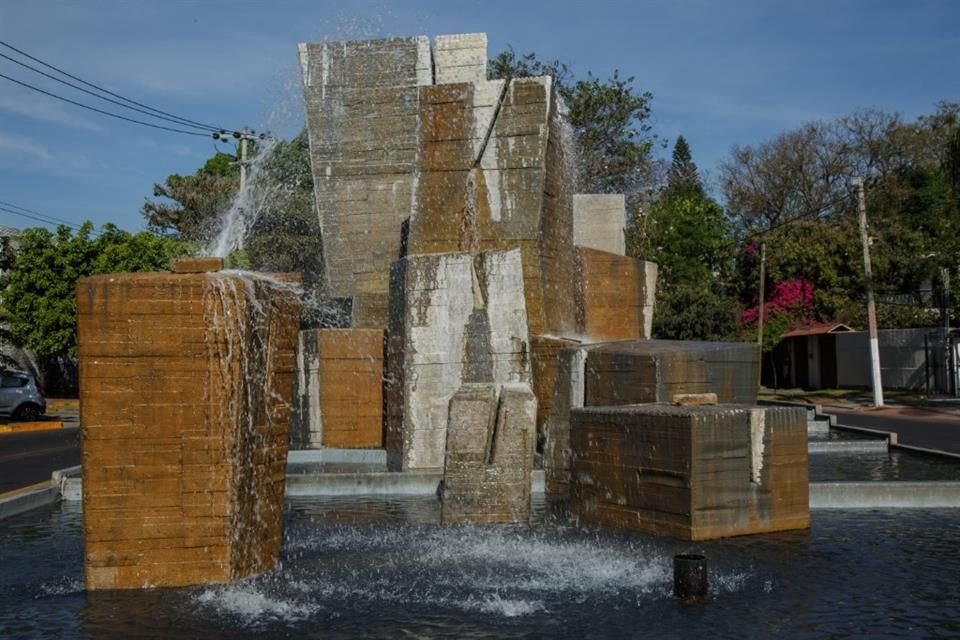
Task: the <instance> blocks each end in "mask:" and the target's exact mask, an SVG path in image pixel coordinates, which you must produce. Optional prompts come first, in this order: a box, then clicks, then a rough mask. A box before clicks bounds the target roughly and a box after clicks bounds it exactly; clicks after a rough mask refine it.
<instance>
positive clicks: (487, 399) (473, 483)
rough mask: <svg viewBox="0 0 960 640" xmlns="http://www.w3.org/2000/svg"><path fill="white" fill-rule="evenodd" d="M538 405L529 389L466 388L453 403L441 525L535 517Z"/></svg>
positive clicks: (519, 386) (478, 385)
mask: <svg viewBox="0 0 960 640" xmlns="http://www.w3.org/2000/svg"><path fill="white" fill-rule="evenodd" d="M536 406H537V400H536V397H534V395H533V392H532V391H531V390H530V387H529V385H527V384H509V385H502V386H501V385H498V384H493V383H489V382H486V383H467V384H464V385H463V386H461V387H460V389H459V390H457V392H456V393H455V394H454V395H453V397H452V398H451V399H450V413H449V420H448V428H447V453H446V458H445V464H444V475H443V491H442V494H441V497H442V511H441V521H442V522H443V523H444V524H449V523H455V522H484V523H491V522H499V523H504V522H522V521H525V520H527V519H528V518H529V517H530V496H531V484H530V477H531V472H532V471H533V453H534V440H535V437H536V411H537V409H536Z"/></svg>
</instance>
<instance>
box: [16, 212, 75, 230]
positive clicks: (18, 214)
mask: <svg viewBox="0 0 960 640" xmlns="http://www.w3.org/2000/svg"><path fill="white" fill-rule="evenodd" d="M0 211H4V212H6V213H12V214H13V215H15V216H20V217H22V218H29V219H30V220H36V221H37V222H42V223H44V224H54V225H57V226H60V225H63V226H67V227H70V228H72V229H76V230H79V229H80V226H79V225H75V224H64V223H62V222H54V221H52V220H46V219H44V218H41V217H39V216H32V215H30V214H29V213H21V212H20V211H16V210H14V209H8V208H6V207H0Z"/></svg>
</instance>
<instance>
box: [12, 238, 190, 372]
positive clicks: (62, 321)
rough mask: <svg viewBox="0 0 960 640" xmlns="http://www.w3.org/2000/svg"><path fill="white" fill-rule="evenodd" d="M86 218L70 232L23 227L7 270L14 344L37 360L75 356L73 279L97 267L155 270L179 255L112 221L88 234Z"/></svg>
mask: <svg viewBox="0 0 960 640" xmlns="http://www.w3.org/2000/svg"><path fill="white" fill-rule="evenodd" d="M92 235H93V225H92V224H91V223H90V222H85V223H84V224H83V225H82V226H81V227H80V229H79V230H78V231H77V232H76V233H75V234H74V233H72V232H71V230H70V229H69V228H68V227H66V226H60V227H58V228H57V230H56V232H51V231H49V230H47V229H44V228H31V229H26V230H24V231H23V232H22V233H21V234H20V236H19V237H18V239H17V250H16V254H15V257H14V260H13V264H12V266H11V268H10V271H9V273H7V274H5V286H4V289H3V296H2V301H3V302H2V305H3V309H4V310H5V311H6V312H7V313H8V314H9V316H8V317H9V333H10V337H11V339H12V341H13V343H14V344H16V345H17V346H19V347H21V348H23V349H28V350H30V351H33V352H35V353H36V354H37V356H38V360H39V361H40V364H41V366H45V363H47V362H48V361H50V360H51V359H55V358H76V355H77V334H76V312H77V306H76V305H77V301H76V294H75V292H74V288H75V286H76V282H77V280H78V279H80V278H83V277H85V276H89V275H94V274H98V273H114V272H121V271H156V270H164V269H166V268H167V267H168V265H169V262H170V259H171V258H172V257H174V256H178V255H182V253H183V245H182V244H181V243H180V242H177V241H175V240H172V239H169V238H163V237H159V236H155V235H152V234H149V233H146V232H141V233H138V234H135V235H131V234H129V233H127V232H125V231H121V230H119V229H117V228H116V227H114V226H113V225H106V226H104V227H103V229H102V231H101V233H100V235H99V236H98V237H95V238H94V237H92Z"/></svg>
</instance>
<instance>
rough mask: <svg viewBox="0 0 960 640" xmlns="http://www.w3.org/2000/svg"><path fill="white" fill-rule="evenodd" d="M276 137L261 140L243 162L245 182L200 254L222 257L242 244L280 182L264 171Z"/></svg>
mask: <svg viewBox="0 0 960 640" xmlns="http://www.w3.org/2000/svg"><path fill="white" fill-rule="evenodd" d="M276 144H277V141H276V140H273V139H267V140H264V141H263V142H262V143H261V146H260V148H259V149H258V151H257V153H256V155H254V156H253V159H252V160H250V161H249V164H248V166H247V176H246V182H245V184H244V185H243V188H241V189H240V190H239V191H237V194H236V195H235V196H234V197H233V202H231V203H230V208H229V209H227V210H226V212H224V214H223V217H222V218H221V220H220V230H219V231H218V232H217V235H216V237H215V238H214V239H213V242H211V243H210V246H208V247H206V249H205V252H204V255H209V256H216V257H218V258H225V257H227V254H228V253H230V252H231V251H233V250H234V249H237V248H239V247H242V246H243V239H244V238H245V237H246V235H247V233H248V232H249V231H250V229H251V228H253V225H254V224H255V223H256V221H257V219H258V218H259V217H260V214H261V212H263V210H264V208H265V207H266V206H268V205H269V204H270V201H271V200H272V199H273V197H274V196H275V195H276V194H277V191H278V190H279V189H281V187H282V186H283V185H282V183H281V182H278V181H275V180H270V179H269V176H268V175H267V173H266V172H265V171H264V167H265V163H266V161H267V160H268V159H269V158H270V156H271V155H272V151H273V148H274V147H275V146H276Z"/></svg>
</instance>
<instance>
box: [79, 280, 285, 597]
mask: <svg viewBox="0 0 960 640" xmlns="http://www.w3.org/2000/svg"><path fill="white" fill-rule="evenodd" d="M249 278H250V279H249V280H248V281H244V280H243V279H241V276H237V275H234V274H225V273H185V274H135V275H133V274H116V275H109V276H95V277H92V278H87V279H84V280H81V281H80V282H79V283H78V285H77V297H78V308H79V310H80V313H78V320H77V323H78V337H79V351H80V368H81V370H80V379H81V389H80V394H81V407H82V413H81V416H82V419H81V436H82V441H83V451H82V456H83V461H84V465H83V470H84V483H83V487H84V494H85V495H84V502H85V505H86V506H85V508H84V533H85V544H86V545H87V548H88V550H90V549H93V548H94V547H95V546H96V545H98V544H103V545H105V546H102V547H96V548H97V553H96V554H92V552H91V554H89V557H90V558H96V562H95V563H91V562H90V561H88V563H87V567H86V575H87V588H88V589H97V588H137V587H141V586H143V585H144V584H151V585H154V586H174V585H181V584H186V583H189V582H195V581H200V582H206V581H220V580H223V579H228V578H236V577H241V576H243V575H248V572H247V567H250V566H253V565H254V564H256V565H257V566H258V567H259V568H260V569H262V568H266V566H265V565H264V563H266V564H267V565H269V564H270V563H272V562H275V561H276V556H275V555H272V556H271V555H270V553H268V551H269V549H266V550H264V549H258V542H257V540H256V539H254V538H251V537H249V536H245V535H240V536H232V535H231V532H232V531H234V530H236V529H239V528H242V527H253V526H254V525H255V526H256V528H257V529H258V531H261V532H264V533H265V534H266V535H264V536H263V538H264V540H266V543H265V544H268V546H269V545H273V540H274V539H278V537H279V528H280V526H281V512H282V484H281V490H280V492H279V493H278V492H277V491H276V478H275V474H274V473H273V469H274V465H273V464H272V463H274V462H276V461H277V460H279V461H280V463H281V464H282V463H283V462H284V461H285V459H286V437H285V430H286V418H287V416H288V415H289V405H288V401H286V400H284V399H283V398H285V397H289V395H288V394H289V390H290V388H291V385H292V375H293V369H294V363H293V359H294V353H295V350H294V348H295V340H296V331H297V324H298V311H297V304H296V300H295V298H294V296H293V293H292V292H291V291H290V290H289V289H288V288H287V287H286V286H285V285H278V284H276V283H275V282H274V281H272V280H267V279H265V278H264V277H263V276H259V275H252V276H250V277H249ZM158 295H159V296H161V297H162V298H161V299H171V298H174V297H178V296H179V297H180V298H181V299H180V302H179V303H178V304H177V305H171V306H169V307H165V306H163V305H157V304H155V300H154V297H155V296H158ZM284 378H285V379H284ZM277 434H279V436H278V435H277ZM281 482H282V479H281ZM201 538H203V539H206V538H214V539H216V540H218V541H219V542H217V543H211V544H208V545H205V546H208V547H209V548H210V549H213V548H221V547H222V548H226V549H229V554H224V557H223V560H222V562H218V563H210V562H199V560H201V559H203V554H202V552H201V551H197V550H196V546H197V545H195V544H191V543H190V542H189V541H196V540H198V539H201ZM158 539H162V540H165V541H167V542H165V543H164V544H163V545H162V546H150V545H139V546H136V547H134V546H130V545H131V544H132V542H133V541H143V540H158ZM178 540H179V541H181V542H182V544H179V545H178V544H177V542H176V541H178ZM111 545H112V546H113V551H111V550H110V547H111ZM124 545H126V546H124ZM133 548H136V549H138V551H137V552H136V553H127V552H123V549H128V550H129V549H133ZM271 548H272V547H271ZM185 549H189V550H188V551H184V550H185ZM253 555H255V556H257V557H258V558H261V559H260V560H258V561H257V562H256V563H251V562H250V561H248V560H247V559H246V558H247V557H248V556H253ZM205 557H206V558H208V559H209V557H210V554H207V556H205ZM111 558H112V560H111ZM271 558H272V559H271ZM111 562H113V563H114V565H115V566H110V563H111ZM124 563H126V564H124ZM130 563H132V564H130ZM221 565H222V566H221ZM204 567H206V569H207V570H208V573H207V574H206V575H205V576H201V574H202V571H203V570H204ZM211 567H215V570H214V569H211ZM258 570H259V569H258ZM167 579H169V580H170V582H164V580H167Z"/></svg>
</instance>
